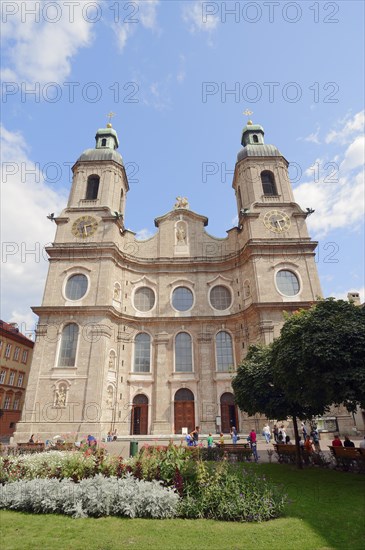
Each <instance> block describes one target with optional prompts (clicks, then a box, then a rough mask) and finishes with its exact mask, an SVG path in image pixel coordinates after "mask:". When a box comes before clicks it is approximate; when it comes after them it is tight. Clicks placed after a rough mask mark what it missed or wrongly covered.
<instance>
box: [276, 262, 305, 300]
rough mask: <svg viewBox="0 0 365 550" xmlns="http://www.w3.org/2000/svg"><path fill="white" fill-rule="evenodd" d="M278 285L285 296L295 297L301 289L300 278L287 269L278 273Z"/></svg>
mask: <svg viewBox="0 0 365 550" xmlns="http://www.w3.org/2000/svg"><path fill="white" fill-rule="evenodd" d="M276 285H277V287H278V289H279V291H280V292H281V293H282V294H284V296H295V295H296V294H298V292H299V288H300V285H299V280H298V277H297V276H296V275H295V274H294V273H293V272H292V271H287V270H286V269H283V270H281V271H278V272H277V274H276Z"/></svg>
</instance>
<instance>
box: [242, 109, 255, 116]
mask: <svg viewBox="0 0 365 550" xmlns="http://www.w3.org/2000/svg"><path fill="white" fill-rule="evenodd" d="M242 114H244V115H245V116H251V115H253V111H250V110H249V109H246V111H243V113H242Z"/></svg>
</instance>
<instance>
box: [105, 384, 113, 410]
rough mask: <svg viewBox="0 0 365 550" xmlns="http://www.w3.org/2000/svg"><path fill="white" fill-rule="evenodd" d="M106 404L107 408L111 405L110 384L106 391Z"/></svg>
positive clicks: (111, 390) (111, 391)
mask: <svg viewBox="0 0 365 550" xmlns="http://www.w3.org/2000/svg"><path fill="white" fill-rule="evenodd" d="M106 406H107V407H109V408H111V407H112V406H113V389H112V388H111V387H110V386H109V388H108V391H107V397H106Z"/></svg>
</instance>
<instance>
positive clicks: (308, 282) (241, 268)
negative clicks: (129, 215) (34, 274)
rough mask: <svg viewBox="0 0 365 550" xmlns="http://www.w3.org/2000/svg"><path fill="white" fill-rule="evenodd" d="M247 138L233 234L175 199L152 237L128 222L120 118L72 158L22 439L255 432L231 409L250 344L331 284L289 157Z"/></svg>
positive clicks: (238, 169)
mask: <svg viewBox="0 0 365 550" xmlns="http://www.w3.org/2000/svg"><path fill="white" fill-rule="evenodd" d="M241 143H242V149H241V150H240V151H239V153H238V157H237V163H236V166H235V172H234V178H233V184H232V185H233V189H234V195H235V201H236V205H237V215H238V224H237V226H236V227H233V228H230V229H229V230H228V231H227V236H226V237H225V238H217V237H214V236H212V235H210V234H209V232H208V231H207V230H206V227H207V225H208V219H207V218H206V217H205V216H204V215H201V214H199V213H196V212H194V211H193V210H191V209H190V208H189V203H188V200H187V199H186V198H184V197H178V198H177V200H176V204H175V205H172V209H171V211H169V212H167V213H165V214H163V215H160V216H159V217H157V218H156V219H155V225H156V228H157V229H156V233H155V235H154V236H152V237H151V238H149V239H146V240H143V241H141V240H138V239H136V235H135V233H133V232H132V231H130V230H128V229H126V228H125V227H124V214H125V209H126V202H127V201H126V199H127V193H128V191H129V184H128V179H127V176H126V172H125V168H124V163H123V159H122V157H121V155H120V154H119V153H118V151H117V149H118V146H119V141H118V136H117V133H116V131H115V130H114V129H113V128H112V127H111V125H110V124H108V126H107V127H106V128H103V129H100V130H98V131H97V133H96V145H95V148H93V149H87V150H86V151H84V153H82V154H81V156H80V157H79V158H78V159H77V161H76V163H75V165H74V166H73V169H72V170H73V181H72V187H71V191H70V196H69V201H68V204H67V206H66V207H65V209H64V210H63V211H62V213H61V214H60V215H59V216H58V217H56V218H55V222H56V224H57V233H56V237H55V241H54V243H53V245H52V246H51V247H49V248H48V249H47V252H48V254H49V262H50V265H49V273H48V277H47V282H46V286H45V292H44V299H43V303H42V305H41V306H40V307H35V308H33V310H34V312H35V313H36V314H37V315H38V316H39V324H38V328H37V337H36V346H35V351H34V359H33V365H32V370H31V375H30V379H29V385H28V388H29V389H28V392H27V407H26V411H25V413H24V414H23V417H22V422H21V423H20V424H19V425H18V428H17V433H16V439H17V440H18V441H22V440H27V438H28V437H29V434H31V433H37V434H38V436H39V437H42V438H49V437H52V436H53V435H54V434H55V433H57V434H60V433H72V434H75V437H82V436H84V435H85V434H87V433H89V432H90V433H93V434H95V435H96V436H97V437H100V436H102V435H104V434H105V433H107V432H108V431H109V430H117V432H118V434H119V435H128V434H133V435H144V434H151V435H161V434H174V433H175V434H179V433H180V434H181V433H182V431H183V429H184V428H187V429H188V430H190V429H192V428H193V426H195V425H199V426H200V427H201V430H202V431H203V432H204V433H207V432H216V431H221V430H222V431H223V432H226V433H227V432H229V430H230V428H231V426H232V425H235V426H236V427H237V428H238V430H240V431H245V430H248V429H249V428H251V422H252V420H251V419H248V418H247V417H246V416H245V415H244V414H242V413H241V412H239V411H238V410H237V408H236V407H235V405H234V400H233V394H232V388H231V378H232V374H233V373H234V370H235V366H236V365H237V364H238V363H239V361H240V360H242V359H243V358H244V357H245V355H246V353H247V349H248V347H249V345H250V344H252V343H254V342H263V343H269V342H272V340H273V339H274V338H275V337H277V336H279V334H280V329H281V327H282V324H283V321H284V319H283V312H284V311H288V312H290V311H295V310H297V309H298V308H301V307H310V306H311V304H312V303H313V302H314V301H315V300H316V299H317V297H318V296H321V288H320V283H319V279H318V274H317V268H316V263H315V259H314V255H315V249H316V246H317V243H316V242H314V241H312V240H311V238H310V237H309V235H308V231H307V223H306V218H307V216H308V215H309V213H310V209H308V210H306V211H303V210H302V208H301V207H300V206H299V205H298V204H297V203H296V202H295V199H294V196H293V190H292V186H291V183H290V180H289V176H288V161H287V160H286V159H285V157H284V156H283V155H282V153H281V152H280V151H279V150H278V149H277V147H276V146H274V145H268V144H266V143H265V141H264V130H263V128H262V126H260V125H255V124H253V123H252V122H251V121H249V122H248V124H247V125H246V126H245V127H244V129H243V132H242V142H241ZM212 200H215V199H212ZM232 200H234V199H233V198H232ZM222 208H224V205H223V204H222ZM45 223H48V222H45Z"/></svg>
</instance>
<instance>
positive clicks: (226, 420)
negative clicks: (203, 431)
mask: <svg viewBox="0 0 365 550" xmlns="http://www.w3.org/2000/svg"><path fill="white" fill-rule="evenodd" d="M221 421H222V432H223V433H229V432H230V431H231V428H232V426H235V428H236V430H237V432H238V431H239V425H238V415H237V406H236V405H235V404H234V397H233V394H232V393H224V394H223V395H222V397H221Z"/></svg>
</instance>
